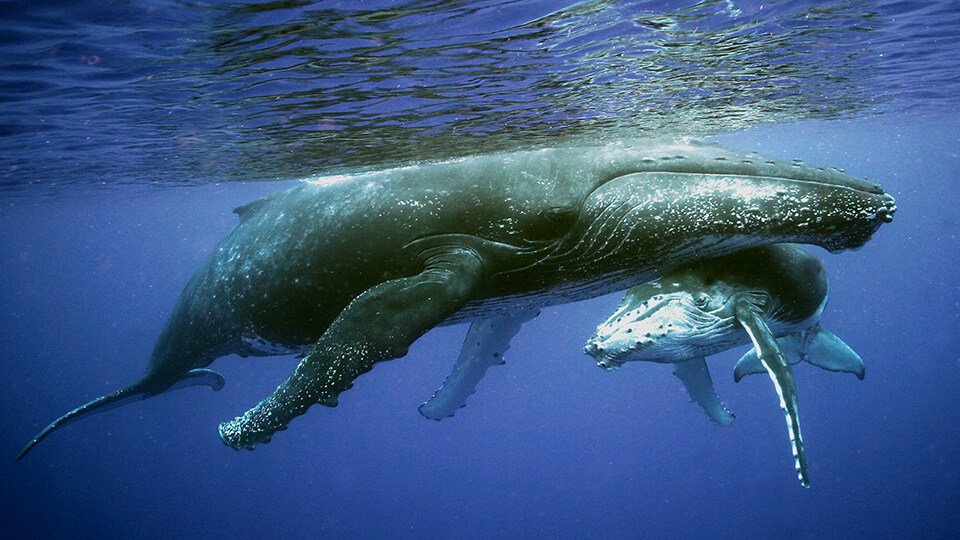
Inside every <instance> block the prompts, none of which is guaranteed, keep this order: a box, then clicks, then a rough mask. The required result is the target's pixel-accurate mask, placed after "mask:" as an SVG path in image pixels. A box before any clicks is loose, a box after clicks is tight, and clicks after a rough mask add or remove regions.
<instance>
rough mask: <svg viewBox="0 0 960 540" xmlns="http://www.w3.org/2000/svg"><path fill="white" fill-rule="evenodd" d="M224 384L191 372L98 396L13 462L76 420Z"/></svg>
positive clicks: (201, 372) (208, 373)
mask: <svg viewBox="0 0 960 540" xmlns="http://www.w3.org/2000/svg"><path fill="white" fill-rule="evenodd" d="M223 384H224V380H223V376H222V375H220V374H219V373H217V372H216V371H212V370H209V369H193V370H190V371H188V372H187V373H185V374H184V376H183V377H182V378H181V379H179V380H177V381H176V382H174V383H173V384H158V381H157V379H156V378H155V377H150V376H147V377H144V378H143V379H140V380H139V381H137V382H135V383H133V384H131V385H130V386H126V387H124V388H121V389H119V390H117V391H116V392H112V393H110V394H107V395H105V396H100V397H98V398H97V399H95V400H93V401H90V402H88V403H86V404H84V405H81V406H80V407H77V408H76V409H74V410H72V411H70V412H68V413H67V414H65V415H63V416H61V417H60V418H57V419H56V420H54V421H53V423H52V424H50V425H49V426H47V427H46V428H44V429H43V431H41V432H40V433H38V434H37V436H36V437H34V438H33V440H32V441H30V442H29V443H27V446H25V447H24V448H23V450H22V451H21V452H20V455H18V456H17V459H16V460H17V461H19V460H20V459H21V458H23V456H25V455H26V454H27V452H29V451H30V450H31V449H32V448H33V447H34V446H36V445H37V443H39V442H40V441H42V440H43V439H44V438H46V436H47V435H49V434H51V433H53V431H55V430H57V429H59V428H62V427H63V426H65V425H67V424H70V423H72V422H74V421H75V420H79V419H81V418H84V417H87V416H90V415H92V414H96V413H101V412H104V411H109V410H110V409H115V408H117V407H120V406H122V405H126V404H128V403H133V402H134V401H140V400H143V399H147V398H149V397H153V396H155V395H157V394H162V393H164V392H169V391H171V390H177V389H180V388H186V387H188V386H197V385H206V386H209V387H210V388H213V389H214V390H215V391H216V390H220V389H221V388H223Z"/></svg>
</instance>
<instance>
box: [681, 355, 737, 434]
mask: <svg viewBox="0 0 960 540" xmlns="http://www.w3.org/2000/svg"><path fill="white" fill-rule="evenodd" d="M673 374H674V375H676V376H677V378H678V379H680V382H682V383H683V386H684V388H686V389H687V393H688V394H690V401H693V402H695V403H697V404H698V405H700V406H701V407H703V412H705V413H707V416H709V417H710V419H711V420H713V421H714V422H715V423H716V424H717V425H718V426H729V425H730V424H732V423H733V419H734V416H733V413H731V412H730V411H729V410H727V408H726V407H725V406H724V405H723V402H722V401H720V397H719V396H717V392H716V390H714V389H713V379H711V378H710V371H709V370H708V369H707V362H706V361H705V360H704V359H703V357H700V358H693V359H691V360H687V361H686V362H678V363H676V364H674V365H673Z"/></svg>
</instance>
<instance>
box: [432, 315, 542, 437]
mask: <svg viewBox="0 0 960 540" xmlns="http://www.w3.org/2000/svg"><path fill="white" fill-rule="evenodd" d="M539 313H540V311H539V310H536V309H521V310H519V311H516V312H512V313H506V314H503V315H500V316H497V317H490V318H487V319H483V320H479V321H474V322H473V323H472V324H471V325H470V330H468V331H467V336H466V337H465V338H464V339H463V346H462V347H461V348H460V356H459V357H458V358H457V363H456V364H455V365H454V366H453V371H451V372H450V375H448V376H447V378H446V380H444V381H443V385H442V386H441V387H440V388H439V389H438V390H437V391H436V392H434V394H433V397H431V398H430V399H428V400H427V401H426V402H424V403H423V404H421V405H420V407H419V410H420V414H422V415H423V416H425V417H427V418H430V419H432V420H437V421H439V420H442V419H443V418H447V417H449V416H453V414H454V413H455V412H456V411H457V409H459V408H461V407H465V406H466V404H467V398H468V397H470V395H472V394H473V393H474V392H476V390H477V383H478V382H480V379H482V378H483V376H484V375H485V374H486V372H487V369H489V368H490V367H491V366H498V365H501V364H503V363H504V360H503V354H504V353H505V352H506V351H507V349H509V348H510V340H511V339H512V338H513V336H515V335H516V334H517V332H519V331H520V327H521V326H522V325H523V323H525V322H527V321H529V320H530V319H533V318H534V317H536V316H537V315H538V314H539Z"/></svg>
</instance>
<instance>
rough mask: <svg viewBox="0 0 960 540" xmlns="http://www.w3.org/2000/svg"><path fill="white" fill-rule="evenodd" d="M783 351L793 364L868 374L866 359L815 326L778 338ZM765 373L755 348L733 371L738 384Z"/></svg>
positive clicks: (861, 375)
mask: <svg viewBox="0 0 960 540" xmlns="http://www.w3.org/2000/svg"><path fill="white" fill-rule="evenodd" d="M777 343H778V344H779V345H780V349H781V350H782V351H783V354H784V356H786V357H787V360H789V361H790V363H791V364H796V363H797V362H800V361H801V360H803V361H805V362H807V363H810V364H813V365H815V366H817V367H819V368H821V369H826V370H828V371H837V372H843V373H853V374H854V375H856V376H857V378H859V379H860V380H863V377H864V375H866V368H865V367H864V365H863V360H861V359H860V356H859V355H857V353H855V352H854V351H853V349H851V348H850V347H849V346H848V345H847V344H846V343H844V342H843V340H841V339H840V338H838V337H837V336H835V335H833V334H832V333H830V332H829V331H828V330H825V329H824V328H823V327H821V326H820V325H819V324H815V325H813V326H811V327H810V328H807V329H806V330H804V331H803V332H800V333H798V334H792V335H789V336H784V337H782V338H779V339H777ZM764 372H766V370H765V369H764V368H763V365H761V364H760V359H759V358H757V351H756V349H750V350H749V351H747V353H746V354H744V355H743V356H742V357H740V360H739V361H738V362H737V365H736V367H735V368H734V370H733V378H734V380H736V381H737V382H740V379H742V378H743V377H744V375H753V374H755V373H764Z"/></svg>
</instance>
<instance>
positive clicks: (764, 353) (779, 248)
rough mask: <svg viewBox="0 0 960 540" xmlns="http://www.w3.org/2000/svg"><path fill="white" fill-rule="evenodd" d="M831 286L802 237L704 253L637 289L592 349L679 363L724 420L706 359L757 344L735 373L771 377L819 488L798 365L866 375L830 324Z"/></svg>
mask: <svg viewBox="0 0 960 540" xmlns="http://www.w3.org/2000/svg"><path fill="white" fill-rule="evenodd" d="M827 290H828V285H827V273H826V270H825V269H824V267H823V264H822V263H821V262H820V260H819V259H817V258H816V257H814V256H813V254H811V253H810V252H809V251H807V250H805V249H803V248H802V247H800V246H797V245H793V244H773V245H769V246H763V247H758V248H750V249H745V250H743V251H739V252H736V253H733V254H729V255H724V256H721V257H718V258H715V259H706V260H698V261H695V262H693V263H690V264H688V265H685V266H683V267H681V268H680V269H678V270H677V271H675V272H674V273H671V274H670V275H668V276H665V277H663V278H662V279H660V280H658V281H656V282H653V283H647V284H644V285H638V286H636V287H633V288H632V289H630V290H629V291H627V294H626V296H625V297H624V299H623V302H622V303H621V304H620V307H618V308H617V310H616V311H615V312H614V313H613V315H611V316H610V318H609V319H607V321H605V322H604V323H603V324H601V325H600V326H598V327H597V330H596V332H594V334H593V336H592V337H591V338H590V340H589V341H587V344H586V346H585V347H584V351H585V352H586V353H587V354H589V355H591V356H593V357H594V358H595V359H596V360H597V363H598V364H599V365H600V367H602V368H604V369H608V370H609V369H615V368H617V367H619V366H620V365H621V364H623V363H624V362H628V361H648V362H660V363H672V364H673V373H674V375H676V376H677V377H678V378H679V379H680V381H681V382H682V383H683V385H684V387H686V389H687V392H688V393H689V394H690V399H691V401H694V402H696V403H698V404H699V405H700V406H701V407H703V410H704V411H705V412H706V413H707V416H709V417H710V419H711V420H713V421H714V422H716V423H717V424H718V425H721V426H727V425H730V423H731V422H733V415H732V414H731V413H730V412H729V411H728V410H727V409H726V407H724V405H723V403H722V402H721V401H720V399H719V398H718V397H717V394H716V392H715V391H714V389H713V380H712V379H711V378H710V372H709V371H707V364H706V362H705V361H704V358H705V357H707V356H710V355H712V354H717V353H719V352H723V351H725V350H727V349H729V348H731V347H736V346H739V345H745V344H747V343H752V344H753V348H752V349H751V350H750V351H749V352H747V353H746V354H745V355H743V357H742V358H741V359H740V361H739V362H738V363H737V365H736V367H735V368H734V377H735V379H736V381H737V382H739V381H740V379H741V378H742V377H743V376H744V375H747V374H751V373H767V374H769V375H770V378H771V379H772V380H773V384H774V387H775V388H776V391H777V395H778V396H779V398H780V406H781V408H782V409H783V411H784V413H785V414H786V418H787V429H788V431H789V434H790V442H791V444H792V446H793V455H794V458H795V461H796V467H797V474H798V476H799V478H800V482H801V483H802V484H803V485H804V486H805V487H809V486H810V478H809V473H808V470H807V457H806V452H805V451H804V448H803V436H802V433H801V431H800V420H799V416H798V414H799V413H798V404H797V387H796V384H795V382H794V379H793V370H792V368H791V367H790V365H791V364H796V363H797V362H800V361H801V360H805V361H807V362H809V363H811V364H813V365H815V366H818V367H821V368H823V369H827V370H830V371H843V372H848V373H854V374H856V375H857V377H859V378H860V379H863V376H864V366H863V362H862V361H861V360H860V357H859V356H857V354H856V353H855V352H853V350H851V349H850V347H848V346H847V345H846V344H845V343H844V342H843V341H841V340H840V338H838V337H837V336H835V335H833V334H831V333H830V332H828V331H826V330H824V329H823V328H822V327H821V326H820V316H821V314H822V313H823V308H824V306H825V305H826V303H827ZM777 338H779V339H777Z"/></svg>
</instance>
